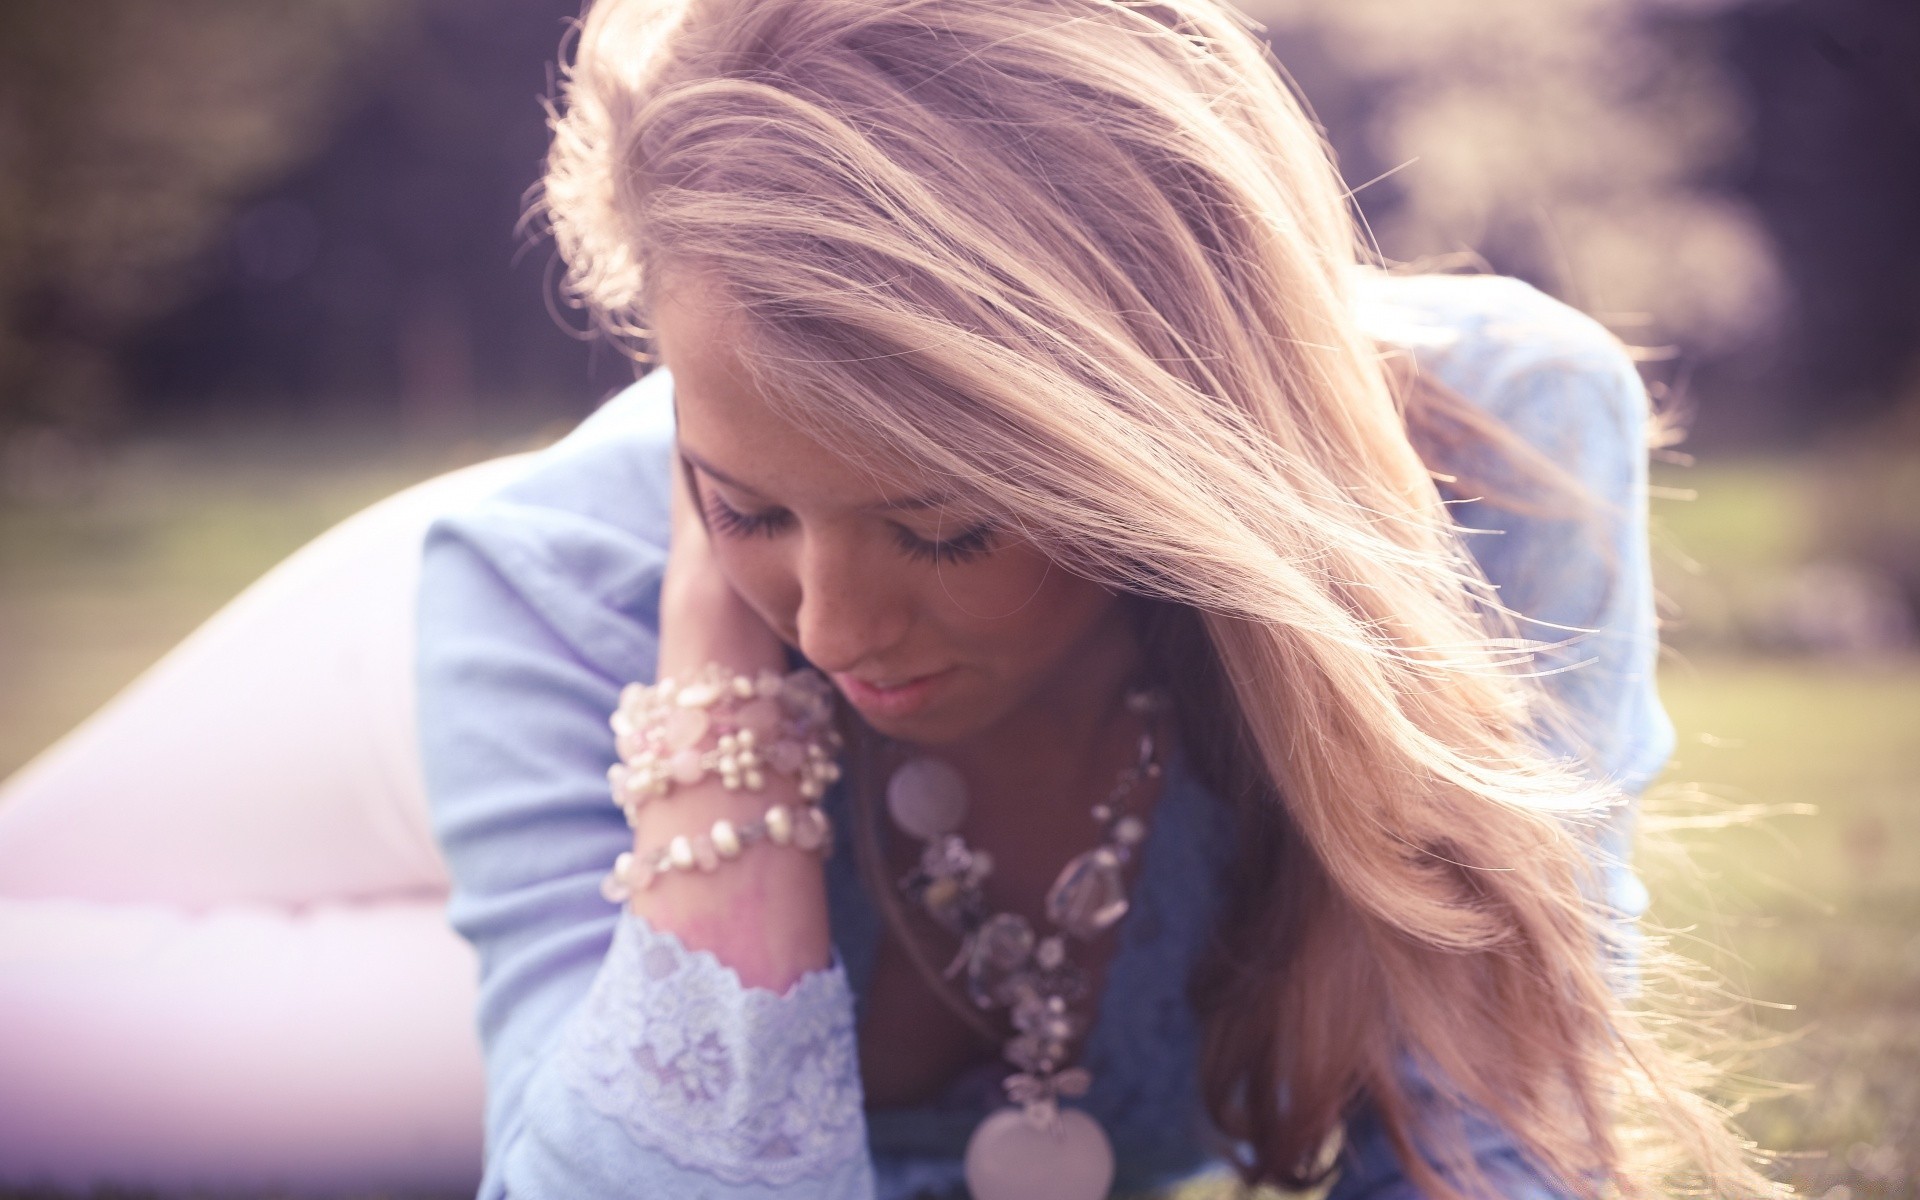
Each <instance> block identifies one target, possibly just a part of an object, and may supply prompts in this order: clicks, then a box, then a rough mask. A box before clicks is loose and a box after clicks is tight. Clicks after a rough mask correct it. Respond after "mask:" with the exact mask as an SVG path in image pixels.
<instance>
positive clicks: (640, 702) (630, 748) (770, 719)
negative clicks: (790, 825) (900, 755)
mask: <svg viewBox="0 0 1920 1200" xmlns="http://www.w3.org/2000/svg"><path fill="white" fill-rule="evenodd" d="M832 697H833V685H832V684H830V683H828V682H827V680H826V678H825V677H824V676H822V675H821V674H820V673H819V672H818V671H814V670H808V669H802V670H799V671H793V672H790V673H788V674H786V675H782V674H780V673H779V672H778V671H761V672H759V674H757V675H745V674H738V673H735V672H733V671H730V670H728V669H727V668H725V667H723V666H721V665H720V664H718V663H709V664H707V665H706V666H705V667H703V668H702V669H701V670H700V671H699V672H697V673H696V674H695V675H694V676H693V677H692V678H691V679H686V680H678V679H672V678H667V679H662V680H661V681H660V682H658V683H656V684H653V685H651V686H649V685H646V684H639V683H634V684H629V685H627V687H626V689H625V690H624V691H622V692H621V693H620V706H619V707H618V708H617V709H615V710H614V713H613V716H612V717H611V718H610V719H609V724H611V725H612V726H613V732H614V735H615V742H616V745H617V746H618V748H619V753H620V759H621V761H619V762H617V763H614V764H613V765H612V766H611V767H609V768H608V769H607V782H608V783H609V784H610V785H611V788H612V792H613V802H614V803H615V804H617V805H619V806H620V808H621V809H622V810H623V811H624V812H625V813H626V814H627V824H628V825H629V826H631V825H632V824H633V823H634V821H635V819H636V813H637V811H638V809H639V807H640V806H641V805H643V804H645V803H646V802H647V801H649V800H654V799H658V798H660V797H662V796H665V795H666V794H667V793H668V792H669V791H670V790H671V789H672V788H673V787H675V786H676V785H678V786H686V785H688V784H693V783H698V782H699V781H700V780H702V779H705V778H707V777H708V776H710V775H718V776H719V777H720V782H721V783H722V784H723V785H724V786H725V787H727V788H729V789H734V790H738V789H740V788H745V789H746V790H748V791H754V792H757V791H759V790H760V789H761V788H763V787H765V786H766V782H767V777H766V771H767V769H769V768H771V769H772V770H774V771H777V772H779V773H780V774H782V775H786V776H789V777H791V778H792V779H793V780H794V782H795V784H796V785H797V786H798V787H799V790H800V796H801V798H802V799H804V800H809V801H811V800H818V799H819V798H820V797H821V796H823V795H825V794H826V790H827V786H828V785H829V784H831V783H833V781H834V780H836V779H838V778H840V765H839V764H838V763H837V762H835V761H834V756H835V755H836V754H837V753H839V750H840V734H839V731H838V730H836V729H835V728H834V727H833V699H832ZM709 737H711V738H712V741H711V743H710V744H707V745H703V744H702V743H703V742H705V741H706V740H707V739H708V738H709Z"/></svg>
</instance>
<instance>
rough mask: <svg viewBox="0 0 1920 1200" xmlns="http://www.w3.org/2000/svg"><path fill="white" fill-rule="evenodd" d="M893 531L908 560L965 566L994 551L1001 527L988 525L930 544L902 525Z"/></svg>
mask: <svg viewBox="0 0 1920 1200" xmlns="http://www.w3.org/2000/svg"><path fill="white" fill-rule="evenodd" d="M893 532H894V540H895V541H896V542H898V543H899V546H900V549H901V550H902V551H903V552H904V553H905V554H906V555H907V556H908V557H909V558H915V559H919V560H920V561H922V562H930V563H964V562H972V561H973V560H974V559H976V558H980V557H982V556H983V555H986V554H989V553H991V552H992V551H993V544H994V537H995V534H996V533H997V532H998V528H997V527H996V526H995V525H993V524H992V523H991V522H989V523H988V524H985V525H976V526H975V527H974V528H972V529H969V530H967V531H966V532H965V533H961V534H956V535H954V536H953V537H950V538H941V539H940V540H938V541H929V540H928V539H926V538H923V537H921V536H920V535H919V534H917V533H915V532H913V531H912V530H911V529H907V528H905V527H904V526H900V525H895V526H894V527H893Z"/></svg>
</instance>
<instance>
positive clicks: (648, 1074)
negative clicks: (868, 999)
mask: <svg viewBox="0 0 1920 1200" xmlns="http://www.w3.org/2000/svg"><path fill="white" fill-rule="evenodd" d="M635 997H639V998H640V1002H639V1003H638V1004H636V1003H635V1002H634V998H635ZM585 1007H586V1010H587V1011H586V1012H585V1013H584V1014H583V1016H582V1019H580V1020H578V1021H576V1022H574V1023H573V1024H572V1026H571V1030H572V1032H573V1034H574V1036H573V1037H571V1038H570V1039H569V1043H568V1045H567V1046H566V1049H565V1051H564V1053H565V1054H566V1056H567V1060H566V1063H567V1065H566V1070H565V1076H566V1080H567V1084H568V1086H570V1087H572V1088H574V1089H575V1090H577V1091H578V1092H579V1093H580V1094H581V1095H582V1096H584V1097H585V1098H586V1100H587V1102H588V1103H589V1104H590V1105H592V1106H593V1108H594V1110H595V1111H596V1112H598V1113H600V1115H602V1116H604V1117H609V1118H611V1119H613V1120H615V1121H617V1122H619V1123H620V1125H621V1126H622V1128H624V1129H625V1130H626V1131H627V1133H628V1135H629V1136H631V1137H632V1138H633V1139H634V1140H635V1141H637V1142H639V1143H640V1144H641V1145H643V1146H647V1147H649V1148H651V1149H653V1150H657V1151H659V1152H661V1153H663V1154H665V1155H667V1156H668V1157H669V1158H671V1159H673V1160H674V1162H676V1163H678V1164H679V1165H680V1166H682V1167H685V1168H687V1169H689V1170H693V1171H702V1172H705V1173H707V1174H709V1175H712V1176H714V1177H715V1178H717V1179H721V1180H724V1181H726V1182H728V1183H757V1184H763V1185H767V1186H770V1187H783V1186H786V1185H789V1184H792V1183H794V1182H796V1181H798V1180H802V1179H806V1178H808V1177H810V1176H822V1175H826V1174H829V1173H830V1172H831V1171H833V1170H835V1169H837V1168H839V1167H840V1166H841V1165H842V1164H844V1163H847V1162H850V1161H852V1160H855V1159H857V1158H859V1157H860V1156H861V1155H863V1154H864V1153H865V1150H866V1126H865V1125H864V1124H863V1123H862V1121H861V1108H860V1103H861V1097H860V1088H859V1072H858V1068H857V1067H855V1066H854V1058H855V1055H856V1053H857V1051H856V1049H855V1037H854V1027H853V993H852V991H851V989H850V988H849V987H848V985H847V976H846V972H845V971H844V970H842V969H840V967H839V964H837V963H836V964H835V965H834V967H833V968H832V969H829V970H820V971H809V972H808V973H807V974H805V975H803V976H801V977H800V978H799V979H798V980H797V981H795V983H794V984H793V986H792V987H791V988H789V989H788V990H787V991H786V992H785V993H784V994H779V995H776V994H775V993H774V992H772V991H769V990H767V989H766V988H749V987H746V986H745V985H743V984H742V983H741V982H740V976H739V975H738V974H737V973H736V972H735V971H734V970H733V968H732V967H729V966H726V965H725V964H723V963H722V962H721V961H720V960H719V959H718V958H716V957H714V955H713V954H712V953H710V952H708V951H704V950H698V951H696V950H689V949H687V947H686V944H685V943H684V942H682V941H681V940H680V939H679V938H678V937H675V936H674V935H673V934H671V933H664V932H660V931H656V930H655V929H653V927H652V926H650V925H649V924H648V923H647V922H646V921H645V920H644V919H642V918H641V917H639V916H637V915H635V914H633V913H632V912H627V913H624V914H623V915H622V918H621V921H620V924H619V926H618V927H617V928H616V930H615V932H614V936H613V946H612V948H611V949H610V950H609V951H608V953H607V963H606V966H605V967H604V968H603V969H602V970H601V972H600V974H599V975H598V976H597V977H596V979H595V981H594V986H593V990H592V991H590V992H588V993H587V999H586V1005H585Z"/></svg>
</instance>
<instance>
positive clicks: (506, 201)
mask: <svg viewBox="0 0 1920 1200" xmlns="http://www.w3.org/2000/svg"><path fill="white" fill-rule="evenodd" d="M1243 3H1244V6H1245V7H1246V8H1247V9H1248V10H1249V11H1251V12H1252V13H1253V14H1254V16H1255V17H1256V18H1257V19H1259V20H1261V21H1263V22H1265V23H1266V25H1267V27H1268V29H1269V32H1270V36H1271V37H1272V40H1273V41H1274V43H1275V46H1276V50H1277V51H1278V54H1279V57H1280V59H1281V61H1282V62H1283V63H1284V64H1285V66H1286V67H1287V69H1288V70H1289V71H1290V73H1291V74H1292V75H1293V76H1294V77H1295V79H1296V80H1297V82H1298V83H1299V85H1300V87H1301V90H1302V91H1303V92H1304V93H1305V95H1306V96H1307V97H1308V98H1309V100H1310V101H1311V103H1312V104H1313V106H1314V108H1315V110H1316V111H1317V113H1318V114H1319V116H1320V118H1321V120H1322V121H1323V123H1324V124H1325V126H1326V127H1327V129H1328V131H1329V133H1330V135H1331V137H1332V138H1333V141H1334V143H1335V145H1336V148H1337V149H1338V151H1339V153H1340V157H1341V164H1342V168H1343V170H1344V172H1345V174H1346V177H1347V178H1348V180H1349V181H1350V182H1351V183H1352V184H1353V185H1355V187H1356V188H1357V189H1358V200H1359V203H1360V205H1361V207H1362V209H1363V211H1364V212H1365V214H1366V215H1367V217H1368V218H1369V220H1370V222H1371V226H1372V234H1373V235H1374V236H1375V237H1376V238H1377V240H1378V242H1379V244H1380V246H1381V248H1382V249H1383V250H1384V251H1385V252H1386V253H1387V254H1388V255H1390V256H1392V257H1394V258H1397V259H1402V260H1409V259H1411V260H1418V259H1423V258H1427V257H1430V256H1437V255H1448V254H1454V253H1458V252H1462V251H1470V252H1473V253H1475V254H1477V255H1478V256H1480V257H1481V258H1482V259H1483V260H1484V261H1485V262H1486V263H1487V264H1488V265H1489V266H1491V267H1492V268H1493V269H1496V270H1500V271H1504V272H1509V273H1514V274H1519V275H1522V276H1524V277H1526V278H1529V279H1531V280H1533V281H1534V282H1536V283H1539V284H1540V285H1542V286H1543V287H1546V288H1547V289H1548V290H1550V291H1552V292H1554V293H1555V294H1557V295H1560V296H1561V297H1563V298H1565V299H1567V300H1568V301H1570V302H1571V303H1574V304H1576V305H1578V306H1580V307H1582V308H1584V309H1586V310H1588V311H1590V312H1593V313H1595V314H1596V315H1598V316H1600V317H1601V318H1602V319H1603V320H1606V321H1608V322H1609V323H1610V324H1612V325H1613V326H1614V327H1615V328H1616V329H1617V330H1618V331H1619V332H1621V333H1622V335H1623V336H1625V337H1627V338H1628V340H1629V341H1633V342H1637V343H1641V344H1646V345H1655V346H1664V345H1669V344H1671V345H1674V346H1676V347H1678V348H1679V349H1680V351H1681V352H1683V355H1684V360H1685V364H1686V366H1687V367H1688V368H1691V367H1693V366H1695V365H1700V364H1705V366H1706V367H1707V368H1708V370H1707V372H1706V375H1705V377H1704V378H1703V380H1702V382H1701V385H1700V386H1699V387H1698V388H1697V389H1696V390H1697V392H1698V393H1699V394H1700V395H1701V402H1702V407H1703V410H1704V411H1705V415H1708V416H1716V415H1717V416H1719V417H1721V418H1722V419H1721V420H1720V424H1721V425H1722V426H1725V427H1729V428H1730V427H1732V426H1733V425H1734V424H1735V423H1736V422H1746V423H1751V424H1753V425H1754V426H1755V427H1756V428H1766V429H1769V430H1771V431H1772V433H1773V435H1774V436H1776V437H1781V436H1786V435H1789V434H1791V435H1798V434H1799V433H1801V432H1803V431H1805V430H1807V429H1810V428H1813V427H1815V426H1817V425H1818V424H1819V423H1820V422H1821V421H1822V420H1826V421H1829V422H1840V421H1845V422H1854V423H1857V422H1859V421H1861V420H1864V419H1867V418H1869V417H1871V416H1872V415H1873V414H1874V413H1875V412H1877V411H1881V410H1884V409H1886V408H1888V407H1889V406H1890V405H1891V404H1892V402H1893V399H1894V397H1895V396H1896V395H1898V394H1899V392H1900V391H1901V389H1902V387H1903V386H1905V387H1908V388H1910V389H1913V390H1915V391H1916V392H1917V393H1920V362H1917V361H1916V356H1915V351H1914V346H1915V344H1916V341H1920V221H1914V220H1912V214H1913V213H1914V212H1916V211H1920V83H1917V82H1916V80H1920V75H1916V74H1915V73H1914V72H1912V71H1911V70H1910V69H1909V68H1910V67H1911V63H1912V62H1913V61H1915V59H1914V55H1915V54H1920V7H1916V6H1915V5H1914V4H1913V0H1243ZM578 11H579V4H578V0H302V2H301V3H299V4H284V5H261V4H258V3H254V2H252V0H169V3H167V4H165V5H161V4H154V3H151V2H150V0H10V2H9V3H8V4H6V5H4V6H0V439H4V438H5V437H6V436H7V431H8V429H9V428H24V427H29V426H33V425H45V424H49V423H60V424H65V425H69V426H78V427H82V428H85V427H100V426H103V425H106V424H108V423H109V418H110V416H111V414H112V412H113V411H114V406H115V403H116V401H117V400H120V399H123V398H124V399H127V400H131V401H132V403H131V404H129V405H127V406H126V407H127V409H128V410H129V411H131V412H132V413H133V414H134V415H137V416H150V415H152V414H156V413H161V412H185V411H189V410H195V409H197V410H200V411H204V412H209V413H217V412H225V411H234V410H237V409H240V408H242V407H244V408H245V409H246V410H247V411H250V412H271V413H277V414H279V415H282V416H293V415H304V414H310V413H313V412H317V411H322V410H324V411H328V412H333V411H336V410H338V411H342V412H349V411H350V412H353V413H355V414H356V419H363V420H364V419H367V418H368V417H370V416H373V415H382V414H383V415H382V416H381V419H382V420H383V421H386V420H391V421H392V422H395V423H396V424H395V427H398V428H412V429H415V430H418V431H422V432H430V433H433V434H434V435H435V436H444V435H445V434H446V433H448V432H449V431H453V432H455V433H457V432H458V431H459V430H460V429H462V428H464V427H466V426H467V425H470V424H471V421H472V419H473V418H474V416H475V412H476V409H475V406H476V405H478V404H480V403H481V400H482V399H484V398H486V397H489V396H490V397H491V399H490V400H487V402H488V403H491V404H492V405H494V406H495V408H497V409H499V410H502V411H505V410H508V409H511V410H513V411H515V412H518V413H520V414H522V416H521V418H520V420H521V423H522V424H525V423H527V421H528V420H539V419H542V418H551V417H557V416H570V415H575V414H577V413H578V412H580V411H582V410H583V409H584V408H585V406H586V405H588V404H590V403H591V402H592V400H593V399H594V398H595V395H596V394H597V393H598V391H599V390H602V389H603V388H604V387H606V386H611V385H614V384H617V383H618V382H619V378H620V376H621V375H622V374H623V372H622V370H621V369H620V367H619V364H618V363H610V362H606V361H603V362H601V363H600V364H599V370H598V372H597V373H596V371H595V370H594V363H593V360H592V358H591V355H590V353H589V352H587V351H583V350H582V348H581V347H580V346H579V345H577V344H575V343H574V342H572V341H570V340H569V339H568V338H567V336H566V335H565V334H564V333H562V332H561V331H560V329H559V327H558V326H557V324H556V322H555V321H554V319H553V317H552V315H551V314H550V312H549V311H548V299H549V289H548V286H547V283H546V280H545V279H544V276H543V272H544V270H545V268H546V267H547V266H548V264H549V261H550V257H551V251H550V248H549V247H546V246H540V247H535V248H533V249H532V250H531V251H530V252H529V251H527V250H526V249H525V248H524V247H522V246H520V245H519V244H518V243H517V242H516V240H515V237H514V234H513V228H514V218H515V216H516V214H517V211H518V206H519V203H520V201H521V197H522V195H523V193H524V192H525V189H526V188H527V187H528V186H529V185H531V184H532V183H533V182H534V181H535V179H536V178H537V175H538V171H539V160H540V156H541V151H542V147H543V143H544V131H543V127H542V114H541V112H540V109H539V106H538V103H537V101H538V98H539V97H540V96H541V95H542V94H544V93H545V92H546V90H547V87H548V79H549V71H550V65H549V64H550V63H551V62H552V60H553V57H554V53H555V50H556V48H557V45H558V43H559V40H560V37H561V32H562V26H563V22H564V21H565V20H566V19H567V18H569V17H571V16H573V15H575V14H577V12H578ZM1903 39H1905V40H1904V41H1903ZM1903 64H1904V65H1903ZM1381 176H1384V178H1378V179H1377V181H1376V177H1381ZM1369 181H1375V182H1371V183H1370V182H1369ZM516 255H518V256H519V259H518V262H517V265H516ZM1909 378H1911V380H1912V381H1913V382H1904V381H1906V380H1908V379H1909ZM1768 414H1771V415H1768ZM1761 417H1765V418H1766V419H1765V420H1759V419H1758V418H1761ZM1710 424H1713V422H1711V421H1706V422H1703V425H1710Z"/></svg>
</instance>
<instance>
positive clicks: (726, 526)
mask: <svg viewBox="0 0 1920 1200" xmlns="http://www.w3.org/2000/svg"><path fill="white" fill-rule="evenodd" d="M706 500H707V524H709V525H711V526H713V528H715V529H718V530H719V531H720V532H721V533H723V534H726V535H727V536H728V537H752V536H754V535H755V534H758V535H760V536H762V537H772V536H773V535H774V534H776V533H779V532H780V531H781V530H782V529H785V528H786V527H787V523H788V522H789V521H791V520H793V514H792V513H790V512H788V511H787V510H785V509H783V508H770V509H768V510H767V511H765V512H757V513H744V512H741V511H740V510H739V509H737V508H735V507H734V506H733V505H731V504H728V503H727V502H726V501H725V500H722V499H721V498H720V497H719V496H718V495H716V494H715V493H713V492H712V491H709V492H707V496H706Z"/></svg>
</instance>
